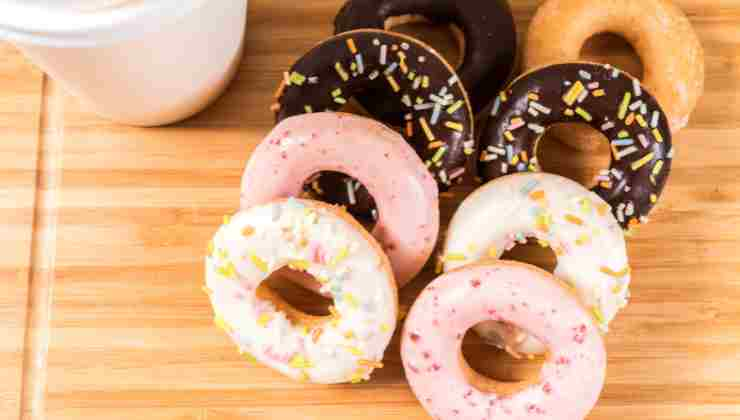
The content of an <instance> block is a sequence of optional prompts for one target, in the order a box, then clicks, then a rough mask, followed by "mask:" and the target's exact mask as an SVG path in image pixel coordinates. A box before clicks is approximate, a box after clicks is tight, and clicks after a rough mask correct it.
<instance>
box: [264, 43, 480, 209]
mask: <svg viewBox="0 0 740 420" xmlns="http://www.w3.org/2000/svg"><path fill="white" fill-rule="evenodd" d="M380 88H382V89H385V91H386V93H387V95H388V96H389V97H393V98H395V99H396V100H397V101H398V102H399V103H400V104H401V105H402V106H403V108H404V110H405V115H404V120H405V122H404V125H403V127H402V134H403V136H404V137H405V139H406V140H407V141H408V142H409V143H410V144H411V145H412V146H413V147H414V149H415V150H416V152H417V153H418V154H419V155H420V156H421V158H422V160H423V161H424V163H425V164H426V166H427V168H429V170H430V171H431V173H432V175H433V176H434V178H435V180H436V181H437V183H438V184H439V186H440V189H441V190H446V189H447V188H448V187H450V186H451V185H453V184H455V183H459V182H461V181H462V179H463V174H464V173H465V171H466V164H467V162H468V160H469V157H470V155H472V154H473V153H474V151H475V141H474V137H473V125H474V115H473V111H472V109H471V107H470V102H469V100H468V96H467V92H466V91H465V88H464V87H463V85H462V83H460V80H459V78H458V76H457V74H456V73H455V71H454V70H453V69H452V67H451V66H450V65H449V64H448V63H447V62H446V61H445V60H444V59H443V58H442V57H441V56H440V55H439V54H438V53H437V52H436V51H434V50H433V49H432V48H431V47H429V46H427V45H425V44H423V43H421V42H419V41H417V40H415V39H414V38H411V37H408V36H405V35H401V34H396V33H391V32H386V31H380V30H373V29H367V30H357V31H350V32H345V33H343V34H340V35H336V36H334V37H332V38H329V39H328V40H326V41H324V42H322V43H320V44H319V45H318V46H316V47H314V48H313V49H312V50H311V51H309V52H308V53H307V54H306V55H304V56H303V57H301V58H300V59H299V60H298V61H297V62H296V63H295V64H294V65H293V67H292V68H291V69H290V70H289V71H287V72H285V74H284V80H283V82H282V83H281V85H280V88H279V89H278V92H277V94H276V97H277V102H276V103H275V104H273V107H272V110H273V111H274V112H275V115H276V119H277V120H278V121H281V120H283V119H285V118H288V117H291V116H294V115H298V114H303V113H311V112H320V111H337V110H339V109H340V108H341V107H342V106H343V105H345V104H346V103H347V101H348V100H349V99H350V98H352V97H354V96H355V95H356V94H359V93H361V92H363V91H365V90H366V89H380ZM331 175H334V176H336V175H337V174H333V173H332V174H331ZM326 176H327V174H323V173H322V174H321V176H319V178H318V179H317V180H316V182H314V183H313V185H314V186H315V188H314V190H315V191H314V192H318V193H321V194H320V197H321V198H322V199H324V200H327V201H330V202H333V203H338V204H343V205H346V206H347V208H348V210H349V211H350V212H352V213H353V214H355V215H357V213H358V210H360V211H361V212H362V210H367V209H366V208H365V209H362V208H358V207H357V203H367V202H369V201H371V200H372V198H371V197H370V195H369V194H368V192H367V190H366V189H364V188H358V184H357V183H356V181H354V180H353V179H352V178H350V177H347V176H344V175H341V176H342V177H343V180H344V181H345V182H343V183H341V184H344V185H346V186H347V188H336V184H337V183H336V182H334V183H331V182H324V181H323V180H322V178H326ZM341 184H340V185H341ZM332 185H333V186H334V187H335V188H330V187H331V186H332ZM316 187H318V188H316Z"/></svg>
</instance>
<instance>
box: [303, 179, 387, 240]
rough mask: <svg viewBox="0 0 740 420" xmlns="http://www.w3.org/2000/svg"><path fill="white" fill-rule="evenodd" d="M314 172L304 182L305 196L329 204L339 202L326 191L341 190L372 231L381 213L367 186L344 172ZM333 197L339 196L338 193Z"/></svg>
mask: <svg viewBox="0 0 740 420" xmlns="http://www.w3.org/2000/svg"><path fill="white" fill-rule="evenodd" d="M320 174H321V176H319V174H314V175H312V176H311V177H309V178H308V179H307V180H306V181H305V182H304V184H303V191H304V192H303V198H308V199H312V200H319V201H324V202H327V203H329V204H339V203H337V202H333V200H331V199H330V197H327V196H326V195H325V193H326V191H333V192H339V193H340V194H341V196H343V197H345V199H346V200H347V201H346V202H347V203H350V204H351V205H352V206H353V209H354V211H352V212H351V214H352V217H354V218H355V220H357V221H358V222H359V223H360V224H361V225H362V226H363V227H364V228H365V230H367V231H368V232H372V231H373V229H375V225H376V224H377V221H378V217H379V215H380V213H379V210H378V206H377V205H376V204H375V199H373V196H372V195H370V193H369V192H368V189H367V188H363V187H365V185H364V184H362V182H360V181H358V180H357V179H356V178H352V177H351V176H349V175H347V174H344V173H342V172H334V171H325V172H321V173H320ZM333 197H335V198H336V197H337V195H336V194H334V195H333Z"/></svg>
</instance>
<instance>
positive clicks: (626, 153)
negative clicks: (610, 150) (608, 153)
mask: <svg viewBox="0 0 740 420" xmlns="http://www.w3.org/2000/svg"><path fill="white" fill-rule="evenodd" d="M635 152H637V147H635V146H630V147H628V148H626V149H622V150H621V151H619V153H617V160H619V159H622V158H623V157H625V156H629V155H631V154H632V153H635Z"/></svg>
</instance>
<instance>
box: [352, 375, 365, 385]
mask: <svg viewBox="0 0 740 420" xmlns="http://www.w3.org/2000/svg"><path fill="white" fill-rule="evenodd" d="M364 380H365V376H364V373H354V374H352V376H351V377H350V378H349V381H350V383H353V384H359V383H360V382H362V381H364Z"/></svg>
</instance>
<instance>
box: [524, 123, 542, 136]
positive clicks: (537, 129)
mask: <svg viewBox="0 0 740 420" xmlns="http://www.w3.org/2000/svg"><path fill="white" fill-rule="evenodd" d="M527 128H529V129H530V130H532V131H534V132H535V133H537V134H542V133H544V132H545V127H543V126H541V125H539V124H535V123H529V124H527Z"/></svg>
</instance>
